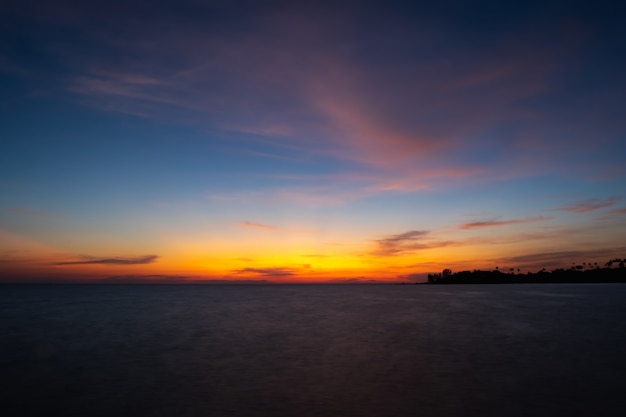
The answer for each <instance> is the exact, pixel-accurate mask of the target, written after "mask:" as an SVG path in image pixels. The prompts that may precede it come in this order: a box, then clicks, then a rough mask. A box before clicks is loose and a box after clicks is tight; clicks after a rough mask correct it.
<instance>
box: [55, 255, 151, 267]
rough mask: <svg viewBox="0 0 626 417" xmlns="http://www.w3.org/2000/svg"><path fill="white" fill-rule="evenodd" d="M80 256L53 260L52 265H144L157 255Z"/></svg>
mask: <svg viewBox="0 0 626 417" xmlns="http://www.w3.org/2000/svg"><path fill="white" fill-rule="evenodd" d="M80 258H81V259H80V260H73V261H60V262H54V263H53V265H144V264H149V263H152V262H155V261H156V260H157V258H159V256H158V255H145V256H138V257H131V258H128V257H114V258H95V257H92V256H81V257H80Z"/></svg>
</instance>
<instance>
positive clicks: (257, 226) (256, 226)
mask: <svg viewBox="0 0 626 417" xmlns="http://www.w3.org/2000/svg"><path fill="white" fill-rule="evenodd" d="M238 224H239V225H241V226H244V227H249V228H252V229H260V230H271V231H275V230H280V228H279V227H277V226H272V225H269V224H263V223H256V222H251V221H248V220H245V221H243V222H239V223H238Z"/></svg>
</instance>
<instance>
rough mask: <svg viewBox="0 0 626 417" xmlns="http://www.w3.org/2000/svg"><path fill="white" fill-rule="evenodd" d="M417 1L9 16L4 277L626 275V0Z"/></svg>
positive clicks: (166, 6) (78, 5)
mask: <svg viewBox="0 0 626 417" xmlns="http://www.w3.org/2000/svg"><path fill="white" fill-rule="evenodd" d="M413 3H415V4H411V2H394V1H385V2H382V1H379V2H376V1H329V2H326V1H316V2H312V3H311V4H306V3H304V2H298V1H226V0H220V1H201V0H184V1H176V2H175V1H158V0H157V1H154V0H152V1H120V0H112V1H91V0H81V1H67V0H57V1H32V0H21V1H14V2H4V3H3V5H2V6H0V16H1V17H0V25H1V27H2V32H1V33H2V36H1V41H0V118H1V122H0V281H2V282H67V281H72V282H73V281H77V282H78V281H80V282H102V281H103V280H104V282H186V281H193V280H200V281H201V282H224V281H238V282H239V281H240V282H260V281H267V282H320V281H323V282H372V281H375V282H380V281H392V282H399V281H402V282H414V281H423V280H425V275H426V274H427V273H430V272H439V271H441V270H442V269H443V268H451V269H452V270H454V271H459V270H464V269H475V268H478V269H495V267H496V266H497V267H499V268H500V269H507V270H508V269H509V268H515V269H517V268H520V270H521V271H522V272H528V271H536V270H538V269H541V268H543V267H546V268H549V269H552V268H556V267H562V266H565V267H567V266H570V265H571V264H572V262H602V263H604V262H605V261H607V260H609V259H611V258H615V257H625V256H626V163H625V159H626V29H625V28H626V26H625V23H624V22H625V21H626V8H625V6H624V5H623V4H624V3H623V2H621V3H622V5H619V4H618V3H620V2H615V1H607V2H603V1H593V2H574V1H563V2H547V1H541V2H532V1H524V2H517V3H513V2H506V1H486V2H485V1H459V0H456V1H436V2H427V3H426V4H428V6H424V5H419V4H417V3H416V2H413ZM516 4H517V5H516Z"/></svg>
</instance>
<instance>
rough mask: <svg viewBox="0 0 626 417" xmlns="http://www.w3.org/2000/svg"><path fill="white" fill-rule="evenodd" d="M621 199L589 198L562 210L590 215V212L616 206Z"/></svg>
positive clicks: (614, 197)
mask: <svg viewBox="0 0 626 417" xmlns="http://www.w3.org/2000/svg"><path fill="white" fill-rule="evenodd" d="M620 199H621V197H619V196H613V197H607V198H588V199H585V200H580V201H576V202H573V203H570V204H566V205H564V206H561V208H560V210H563V211H569V212H570V213H579V214H583V213H589V212H590V211H595V210H600V209H603V208H606V207H611V206H613V205H615V203H616V202H618V201H619V200H620Z"/></svg>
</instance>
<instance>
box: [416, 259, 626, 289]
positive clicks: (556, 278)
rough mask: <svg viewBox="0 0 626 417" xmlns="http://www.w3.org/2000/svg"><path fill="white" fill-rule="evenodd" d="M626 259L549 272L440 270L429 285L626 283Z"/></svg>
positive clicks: (429, 281)
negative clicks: (602, 264)
mask: <svg viewBox="0 0 626 417" xmlns="http://www.w3.org/2000/svg"><path fill="white" fill-rule="evenodd" d="M625 263H626V258H625V259H612V260H610V261H608V262H607V263H606V264H604V266H600V265H598V263H593V264H591V263H583V264H581V265H576V264H574V265H572V267H571V268H568V269H565V268H559V269H555V270H552V271H547V270H546V269H545V268H544V269H542V270H540V271H538V272H534V273H533V272H528V273H521V272H520V270H519V269H518V270H517V272H516V270H515V269H514V268H510V269H509V270H508V272H503V271H501V270H500V269H499V268H498V267H496V269H495V270H493V271H482V270H479V269H475V270H473V271H461V272H452V271H451V270H450V269H444V270H443V271H442V272H441V273H436V274H428V282H427V284H524V283H533V284H537V283H615V282H623V283H626V266H625Z"/></svg>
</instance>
